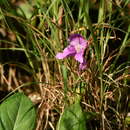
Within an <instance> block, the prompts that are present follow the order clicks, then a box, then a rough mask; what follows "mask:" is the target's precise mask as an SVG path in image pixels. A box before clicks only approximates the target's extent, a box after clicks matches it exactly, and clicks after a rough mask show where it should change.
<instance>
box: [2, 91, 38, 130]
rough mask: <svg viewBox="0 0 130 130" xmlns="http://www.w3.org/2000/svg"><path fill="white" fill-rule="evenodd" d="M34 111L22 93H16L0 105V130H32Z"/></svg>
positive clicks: (33, 126)
mask: <svg viewBox="0 0 130 130" xmlns="http://www.w3.org/2000/svg"><path fill="white" fill-rule="evenodd" d="M35 119H36V113H35V109H34V107H33V104H32V102H31V101H30V99H29V98H28V97H26V96H25V95H24V94H23V93H16V94H14V95H12V96H10V97H9V98H7V99H6V100H5V101H4V102H3V103H2V104H1V105H0V130H34V129H35Z"/></svg>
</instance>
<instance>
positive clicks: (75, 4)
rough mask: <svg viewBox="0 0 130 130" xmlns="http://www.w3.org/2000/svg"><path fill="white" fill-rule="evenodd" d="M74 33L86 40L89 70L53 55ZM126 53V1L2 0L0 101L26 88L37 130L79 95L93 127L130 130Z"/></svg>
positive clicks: (129, 26)
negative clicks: (33, 106) (33, 108)
mask: <svg viewBox="0 0 130 130" xmlns="http://www.w3.org/2000/svg"><path fill="white" fill-rule="evenodd" d="M73 33H79V34H81V35H82V36H84V38H85V39H87V40H88V41H89V47H88V48H87V50H86V52H85V57H86V59H87V68H86V69H85V70H84V71H79V69H78V63H77V62H76V61H75V60H74V59H73V58H68V59H65V60H57V59H56V58H55V55H56V54H57V53H58V52H59V51H62V50H63V49H64V48H65V47H66V46H67V44H68V42H67V39H68V37H69V36H70V35H71V34H73ZM129 53H130V1H129V0H100V1H98V0H32V1H31V0H28V1H27V0H0V99H1V101H3V100H4V99H3V98H4V97H5V96H7V95H8V94H12V93H13V92H16V91H19V92H24V94H26V95H27V96H28V97H29V98H30V99H31V100H32V102H33V103H34V104H35V108H36V111H37V117H36V120H37V125H36V130H51V129H53V130H54V129H55V128H56V124H57V122H58V120H59V118H60V115H61V113H62V112H63V111H64V109H65V108H66V107H68V106H72V104H73V103H75V101H76V100H79V101H80V106H81V108H82V111H83V112H84V115H85V118H86V122H85V124H86V127H87V129H88V130H99V129H101V130H127V129H129V126H130V101H129V100H130V55H129ZM80 106H76V107H77V108H79V109H78V110H80V109H81V108H80ZM73 107H74V106H72V108H73ZM78 110H75V111H78ZM79 113H80V111H79ZM81 118H83V117H82V116H81ZM82 129H83V128H82Z"/></svg>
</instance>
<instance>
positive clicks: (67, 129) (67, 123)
mask: <svg viewBox="0 0 130 130" xmlns="http://www.w3.org/2000/svg"><path fill="white" fill-rule="evenodd" d="M86 129H87V128H86V120H85V117H84V114H83V112H82V109H81V106H80V102H76V103H75V104H72V105H71V106H69V107H68V108H66V109H65V111H64V112H63V114H62V115H61V117H60V120H59V122H58V125H57V130H86Z"/></svg>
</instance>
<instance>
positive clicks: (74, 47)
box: [56, 34, 88, 70]
mask: <svg viewBox="0 0 130 130" xmlns="http://www.w3.org/2000/svg"><path fill="white" fill-rule="evenodd" d="M68 42H69V45H68V46H67V47H66V48H65V49H64V50H63V52H62V53H61V52H60V53H58V54H57V55H56V58H57V59H64V58H67V57H69V56H74V58H75V59H76V60H77V61H78V62H79V63H80V65H79V69H80V70H83V69H85V68H86V66H87V62H86V60H85V58H84V52H85V49H86V48H87V46H88V41H87V40H85V39H84V38H83V37H82V36H81V35H80V34H72V35H71V36H70V37H69V39H68Z"/></svg>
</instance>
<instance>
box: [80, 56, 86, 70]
mask: <svg viewBox="0 0 130 130" xmlns="http://www.w3.org/2000/svg"><path fill="white" fill-rule="evenodd" d="M86 67H87V62H86V60H85V59H84V61H83V63H80V65H79V69H80V70H84V69H85V68H86Z"/></svg>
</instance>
